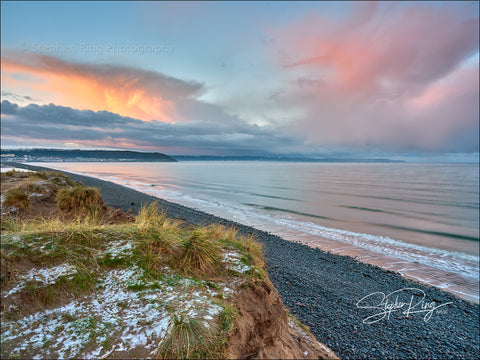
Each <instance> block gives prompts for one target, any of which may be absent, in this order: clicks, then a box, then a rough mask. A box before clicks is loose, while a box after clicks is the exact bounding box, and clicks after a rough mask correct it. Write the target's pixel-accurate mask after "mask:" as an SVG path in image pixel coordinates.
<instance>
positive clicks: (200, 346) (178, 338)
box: [158, 314, 215, 359]
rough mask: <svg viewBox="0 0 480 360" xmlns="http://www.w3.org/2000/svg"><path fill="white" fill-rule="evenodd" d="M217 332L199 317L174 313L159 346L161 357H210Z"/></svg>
mask: <svg viewBox="0 0 480 360" xmlns="http://www.w3.org/2000/svg"><path fill="white" fill-rule="evenodd" d="M214 335H215V332H214V331H213V329H211V328H209V327H207V326H205V325H204V324H203V323H202V322H201V321H199V320H197V319H190V318H188V317H187V316H185V315H183V314H180V315H177V314H174V316H173V317H172V319H171V320H170V322H169V324H168V330H167V331H166V333H165V337H164V338H163V339H162V341H161V342H160V345H159V347H158V358H159V359H191V358H195V359H198V358H201V359H205V358H208V357H209V356H208V355H212V354H211V352H212V351H213V349H212V345H213V343H214Z"/></svg>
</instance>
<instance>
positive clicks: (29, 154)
mask: <svg viewBox="0 0 480 360" xmlns="http://www.w3.org/2000/svg"><path fill="white" fill-rule="evenodd" d="M1 156H2V160H8V161H156V162H176V160H175V159H173V158H171V157H170V156H168V155H165V154H161V153H158V152H139V151H127V150H125V151H124V150H78V149H75V150H68V149H65V150H64V149H17V150H3V149H2V150H1Z"/></svg>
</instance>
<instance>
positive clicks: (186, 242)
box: [177, 227, 221, 276]
mask: <svg viewBox="0 0 480 360" xmlns="http://www.w3.org/2000/svg"><path fill="white" fill-rule="evenodd" d="M181 248H182V250H183V255H182V257H181V258H180V259H179V260H178V263H177V267H178V268H179V270H181V271H182V272H184V273H185V274H190V275H197V276H198V275H212V274H214V273H215V272H217V268H218V265H219V263H220V250H221V247H220V242H219V241H218V239H216V238H212V237H210V232H209V231H208V228H201V227H198V228H195V229H193V230H191V231H190V232H189V233H188V234H187V236H186V237H185V238H184V239H183V241H182V242H181Z"/></svg>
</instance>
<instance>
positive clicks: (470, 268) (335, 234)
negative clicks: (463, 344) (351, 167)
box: [127, 182, 480, 280]
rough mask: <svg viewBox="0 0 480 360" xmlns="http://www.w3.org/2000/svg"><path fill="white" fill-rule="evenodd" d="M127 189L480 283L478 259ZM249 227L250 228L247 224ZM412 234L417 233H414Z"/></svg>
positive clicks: (248, 208)
mask: <svg viewBox="0 0 480 360" xmlns="http://www.w3.org/2000/svg"><path fill="white" fill-rule="evenodd" d="M142 185H143V186H142ZM127 186H128V187H131V188H133V189H135V190H138V191H142V192H146V193H148V194H150V195H154V196H156V197H160V198H168V199H169V200H171V201H174V202H175V201H183V202H185V205H187V206H191V207H195V208H199V209H200V210H204V211H207V212H208V211H209V210H210V211H211V210H212V209H217V210H218V211H219V213H221V216H222V217H229V218H230V220H234V221H239V219H240V222H241V219H245V221H249V220H251V219H255V220H256V221H257V222H258V221H259V220H261V222H263V223H264V224H265V225H268V224H274V225H276V226H277V227H280V228H284V229H289V230H294V231H298V232H301V233H305V234H309V235H313V236H315V237H318V238H319V240H320V239H322V238H324V239H329V240H333V241H338V242H341V243H345V244H349V245H353V246H355V247H358V248H362V249H365V250H369V251H372V252H375V253H377V254H382V255H387V256H391V257H395V258H398V259H402V260H405V261H408V262H412V263H418V264H422V265H427V266H430V267H433V268H436V269H439V270H443V271H447V272H451V273H455V274H457V275H461V276H463V277H467V278H472V279H476V280H478V279H479V273H478V262H479V260H480V259H479V257H478V256H474V255H469V254H465V253H461V252H455V251H448V250H443V249H437V248H431V247H426V246H421V245H416V244H411V243H406V242H403V241H400V240H396V239H392V238H390V237H387V236H381V235H372V234H365V233H357V232H352V231H348V230H342V229H335V228H328V227H325V226H322V225H319V224H316V223H313V222H306V221H299V220H298V219H295V218H294V216H293V218H284V217H280V216H272V215H270V214H267V213H264V212H262V211H261V210H276V211H282V212H285V213H289V214H291V215H304V216H311V217H312V214H306V213H298V212H295V211H291V210H287V209H281V208H275V207H269V206H261V205H256V204H249V203H247V204H243V205H244V206H242V205H240V204H231V203H227V202H222V201H216V200H210V199H209V200H205V199H199V198H196V197H193V196H190V195H187V194H184V193H181V192H178V191H172V190H157V189H154V188H152V187H149V188H148V187H145V185H144V184H141V183H136V184H134V183H133V182H130V183H129V184H128V185H127ZM259 210H260V211H259ZM229 215H230V216H229ZM314 217H318V216H314ZM246 225H249V224H248V223H246ZM267 227H268V226H267ZM410 231H417V230H415V229H410ZM451 235H452V234H451ZM452 236H453V235H452ZM457 237H458V236H457Z"/></svg>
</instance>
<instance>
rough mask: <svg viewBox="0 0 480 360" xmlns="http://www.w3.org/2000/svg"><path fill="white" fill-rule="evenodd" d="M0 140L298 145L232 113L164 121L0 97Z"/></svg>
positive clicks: (260, 150) (237, 149) (178, 150)
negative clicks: (216, 117)
mask: <svg viewBox="0 0 480 360" xmlns="http://www.w3.org/2000/svg"><path fill="white" fill-rule="evenodd" d="M1 110H2V112H1V113H2V122H1V130H2V141H3V142H8V143H9V144H10V145H14V144H16V143H19V144H21V143H26V142H28V143H29V144H30V145H34V144H35V143H38V144H45V143H49V144H55V145H57V146H58V145H61V144H63V145H65V144H68V143H74V144H80V145H83V146H89V147H97V148H98V147H111V148H137V149H144V150H157V151H165V152H167V153H170V154H184V153H185V154H201V155H212V154H218V155H258V154H270V153H273V154H274V153H290V152H296V151H301V150H303V145H302V142H301V141H298V140H296V139H294V138H292V137H289V136H286V135H282V134H281V132H279V131H278V129H273V128H271V127H259V126H256V125H248V124H245V123H243V122H241V121H236V119H235V118H230V121H228V122H227V121H225V122H218V121H208V120H198V121H194V122H183V123H176V124H168V123H164V122H161V121H157V120H153V121H149V122H146V121H142V120H138V119H133V118H130V117H124V116H120V115H118V114H114V113H111V112H108V111H97V112H94V111H91V110H77V109H72V108H70V107H63V106H57V105H54V104H49V105H42V106H39V105H34V104H30V105H28V106H24V107H22V106H18V105H17V104H14V103H11V102H9V101H7V100H4V101H2V106H1Z"/></svg>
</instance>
